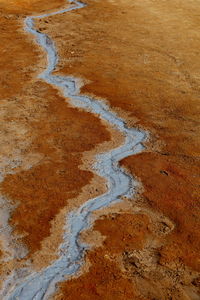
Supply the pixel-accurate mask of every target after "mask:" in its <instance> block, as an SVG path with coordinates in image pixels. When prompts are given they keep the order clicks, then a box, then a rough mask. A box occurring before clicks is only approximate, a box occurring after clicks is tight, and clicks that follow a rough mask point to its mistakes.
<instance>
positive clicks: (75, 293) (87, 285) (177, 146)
mask: <svg viewBox="0 0 200 300" xmlns="http://www.w3.org/2000/svg"><path fill="white" fill-rule="evenodd" d="M84 3H86V4H87V6H85V7H84V8H82V9H80V10H73V11H69V12H66V13H63V14H59V15H53V16H49V17H46V18H41V19H38V20H37V22H36V27H37V30H38V31H40V32H42V33H45V34H47V35H48V36H49V37H50V38H51V39H52V40H53V41H54V43H55V45H56V47H57V51H58V55H59V62H58V65H57V68H56V70H55V71H54V74H56V75H67V76H69V75H70V76H75V77H78V78H81V79H82V80H83V82H84V84H83V85H82V87H81V93H82V94H85V95H91V96H92V97H93V99H103V100H104V101H106V102H107V103H109V105H110V108H111V109H112V111H114V112H116V113H117V114H118V115H119V116H120V117H121V118H123V119H124V120H125V121H126V123H127V124H128V125H129V126H130V127H133V128H139V129H144V130H146V132H148V140H146V141H145V142H144V146H145V149H144V150H143V151H142V152H141V153H139V154H136V155H131V156H128V157H126V158H125V159H123V160H121V161H120V165H121V166H123V167H124V168H126V170H127V172H129V174H131V175H132V176H133V177H134V178H136V179H137V182H138V183H139V184H138V188H137V193H136V194H134V196H133V197H131V198H124V199H122V201H120V202H118V203H115V204H111V205H110V206H109V207H107V208H104V209H101V210H98V211H96V212H94V213H93V214H92V225H91V227H90V228H89V229H88V230H84V231H83V232H82V233H81V236H80V239H81V240H83V241H84V242H85V243H87V244H88V245H90V247H89V248H88V250H87V251H86V252H85V257H84V264H83V265H82V267H81V268H80V270H79V271H78V272H77V273H76V274H73V276H71V277H70V278H65V279H64V280H63V282H60V283H57V285H56V288H55V290H54V292H53V293H52V295H51V296H50V298H49V299H54V300H77V299H79V300H100V299H102V300H165V299H166V300H168V299H169V300H170V299H173V300H177V299H180V300H189V299H191V300H198V299H200V202H199V200H200V199H199V195H200V188H199V187H200V161H199V149H200V119H199V115H200V104H199V103H200V52H199V49H200V2H199V1H197V0H188V1H186V0H142V1H141V0H104V1H102V0H84ZM69 5H71V4H70V3H67V2H66V1H65V0H0V32H1V39H0V53H1V55H0V74H1V76H0V97H1V101H0V120H1V127H0V144H1V147H0V193H1V198H0V278H1V285H0V287H1V289H2V290H3V288H4V285H5V282H6V280H7V278H8V277H9V276H10V275H11V274H12V273H13V272H17V271H18V270H21V269H22V268H25V267H26V268H29V269H31V270H33V271H34V272H39V271H40V270H42V269H43V268H46V267H47V266H49V265H50V264H51V263H52V262H53V261H54V260H56V259H57V258H58V256H59V252H58V248H59V245H60V244H61V243H62V241H63V234H64V228H65V220H66V216H68V214H69V212H70V211H72V210H74V209H75V208H78V207H79V206H80V205H81V204H83V203H84V202H86V201H87V200H88V199H90V198H93V197H95V196H97V195H100V194H102V193H104V192H105V191H106V189H107V183H106V182H105V180H104V178H102V177H100V176H98V175H97V174H96V173H95V172H94V170H93V169H92V163H91V162H93V161H94V160H95V155H96V154H97V153H101V152H104V151H105V150H106V149H112V148H115V147H116V146H119V145H120V144H122V143H123V141H124V137H123V135H122V134H121V133H119V132H118V131H117V130H116V129H114V128H111V127H109V126H108V125H107V124H105V122H103V121H102V120H101V119H100V118H99V116H98V115H96V114H93V113H91V112H87V111H84V110H83V109H78V108H76V107H73V105H72V104H71V103H70V101H68V100H69V99H66V98H64V96H63V95H62V94H61V93H60V92H59V91H58V90H57V88H56V87H54V86H53V85H50V84H47V83H46V82H44V81H43V80H42V79H40V78H39V77H38V75H39V74H40V73H41V72H42V71H43V70H44V69H45V68H46V64H47V57H46V53H45V52H44V51H43V49H42V48H41V47H39V46H38V45H37V43H36V42H35V40H34V37H33V36H32V35H31V34H29V33H27V32H25V30H24V19H25V18H26V17H27V16H30V15H39V14H42V13H46V12H54V11H57V10H60V9H61V8H65V7H67V6H69ZM4 299H7V298H6V297H5V298H4V297H3V298H2V300H4ZM16 299H17V298H16ZM19 300H21V299H19ZM25 300H26V299H25ZM27 300H29V299H27Z"/></svg>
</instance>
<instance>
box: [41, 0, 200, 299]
mask: <svg viewBox="0 0 200 300" xmlns="http://www.w3.org/2000/svg"><path fill="white" fill-rule="evenodd" d="M87 3H88V7H87V8H84V9H82V10H80V11H75V12H72V13H69V14H67V15H62V16H56V17H55V19H52V18H49V24H48V25H46V24H45V23H44V22H43V21H40V22H39V24H40V25H39V26H40V29H41V30H43V31H44V32H48V33H49V34H50V35H51V36H52V37H53V38H54V39H55V40H56V41H57V45H58V47H59V53H60V57H61V58H62V59H61V61H60V65H59V67H60V70H59V72H62V73H65V74H73V75H76V76H78V77H83V78H85V79H86V80H87V81H88V83H87V84H86V85H85V86H84V87H83V88H82V92H84V93H86V94H88V93H90V94H94V95H96V96H98V97H100V98H104V99H107V100H108V101H109V102H110V103H111V105H112V107H114V108H115V107H117V108H120V109H122V110H124V111H126V112H127V113H128V114H129V120H130V119H131V118H133V120H137V121H136V123H135V125H136V126H143V127H145V128H146V129H148V130H149V131H150V133H151V141H152V142H151V145H148V146H149V148H150V149H151V150H150V151H148V150H147V151H146V152H145V153H144V154H140V155H137V156H134V157H130V158H127V159H126V160H124V162H123V164H124V165H125V166H126V167H127V168H128V169H129V170H130V171H131V172H132V173H133V174H136V175H137V176H138V178H140V180H141V182H142V184H143V187H144V190H145V191H144V193H143V195H142V197H143V202H144V203H143V205H144V206H145V207H148V208H149V209H153V210H154V209H155V211H158V212H160V213H163V214H164V215H166V216H167V217H169V218H170V219H171V221H172V222H173V223H174V224H175V229H174V230H173V231H172V232H171V233H169V234H168V235H166V236H165V238H163V239H164V241H162V246H161V247H160V249H159V255H160V256H161V257H162V262H163V264H164V263H172V264H176V263H178V265H179V268H181V267H180V265H181V264H182V263H183V264H185V265H187V266H188V267H189V268H192V269H193V270H198V271H199V270H200V267H199V259H200V257H199V250H200V244H199V230H198V228H199V202H198V201H199V170H200V168H199V146H200V138H199V127H200V126H199V87H198V82H199V76H200V74H199V69H200V60H199V53H198V49H199V46H200V42H199V32H198V28H199V25H200V22H199V18H198V12H200V6H199V5H198V4H197V3H196V1H190V2H185V1H151V0H146V1H121V2H116V1H106V2H105V1H104V2H101V1H95V2H93V1H87ZM194 11H195V12H196V13H195V14H194ZM51 23H53V26H51ZM77 24H78V25H77ZM57 32H59V37H58V36H57ZM65 41H66V43H65ZM97 41H98V42H97ZM107 234H108V237H109V238H111V234H109V233H107ZM115 234H116V236H117V235H118V231H116V233H115ZM119 235H120V233H119ZM119 240H120V236H119ZM124 243H125V244H126V240H125V242H124ZM111 249H112V247H110V251H112V250H111ZM98 251H99V250H98ZM102 251H103V250H102ZM97 256H98V253H97ZM94 263H95V266H96V264H97V262H94ZM96 267H97V266H96ZM92 270H93V269H92V267H91V272H90V273H89V274H88V275H87V276H88V277H87V278H88V279H87V280H89V278H91V280H94V273H93V271H92ZM188 272H189V271H188ZM90 276H91V277H90ZM80 278H82V277H80ZM80 278H79V280H81V279H80ZM84 278H85V277H84ZM79 280H76V284H77V286H79ZM84 280H86V279H84ZM111 282H112V280H111ZM111 284H112V283H111ZM162 284H163V286H164V283H163V282H162ZM75 286H76V285H75V284H74V288H75ZM68 287H70V284H69V286H68V284H67V283H66V289H67V290H68ZM170 288H171V289H172V290H173V288H172V285H171V287H170ZM64 290H65V289H64ZM91 293H92V292H91ZM157 293H158V294H159V292H158V286H157ZM64 295H65V294H64ZM77 295H78V294H77ZM89 295H92V294H90V290H87V292H86V294H85V298H83V299H87V297H89ZM161 295H162V294H161ZM170 295H172V292H169V294H168V296H166V297H168V298H167V299H170V297H171V296H170ZM187 295H188V296H187ZM154 296H156V295H155V294H154ZM63 297H64V298H63V299H65V296H63ZM162 297H164V296H163V295H162ZM177 297H179V296H178V294H177V295H176V299H178V298H177ZM182 297H191V299H193V298H194V299H196V298H197V297H199V296H194V295H193V294H192V296H191V294H190V292H188V291H187V292H186V295H184V296H182ZM195 297H196V298H195ZM91 298H92V296H91ZM159 299H160V298H159ZM163 299H164V298H163ZM183 299H185V298H183Z"/></svg>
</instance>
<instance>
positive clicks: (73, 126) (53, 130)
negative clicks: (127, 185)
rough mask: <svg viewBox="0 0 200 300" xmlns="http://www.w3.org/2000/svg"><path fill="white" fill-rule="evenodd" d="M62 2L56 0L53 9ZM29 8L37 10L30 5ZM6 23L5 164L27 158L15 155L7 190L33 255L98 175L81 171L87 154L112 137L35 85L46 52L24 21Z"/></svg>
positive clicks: (39, 84) (92, 119) (18, 227)
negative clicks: (56, 219) (71, 202)
mask: <svg viewBox="0 0 200 300" xmlns="http://www.w3.org/2000/svg"><path fill="white" fill-rule="evenodd" d="M62 2H63V1H62ZM24 3H25V2H23V3H20V7H19V9H21V8H23V9H24V6H23V4H24ZM48 3H49V2H48ZM59 3H61V2H60V1H58V2H57V4H56V2H55V1H52V6H50V5H49V4H48V8H53V7H54V6H55V4H56V5H58V4H59ZM9 4H12V2H10V3H9ZM28 4H29V6H27V7H29V9H33V10H34V6H32V4H31V2H30V1H29V2H27V5H28ZM13 5H14V8H16V6H15V3H14V4H13ZM7 8H9V7H7ZM37 8H39V10H40V11H42V10H44V9H46V8H47V2H44V7H42V6H40V7H38V4H37ZM27 9H28V8H27ZM12 13H16V12H15V10H14V11H12ZM10 18H11V19H10ZM0 21H1V30H2V31H3V34H2V36H3V43H1V52H2V55H1V58H0V60H1V72H2V76H1V78H2V80H1V82H0V91H1V97H2V99H3V102H2V104H3V105H2V112H3V115H4V117H3V120H2V122H3V124H5V129H4V128H3V130H2V135H1V138H2V140H3V142H2V147H3V148H2V149H4V152H3V155H2V161H3V160H4V156H5V157H6V155H8V156H10V157H11V156H12V152H13V151H14V150H16V152H17V153H18V152H20V155H22V158H21V156H20V157H18V156H17V155H18V154H17V155H16V154H15V156H14V158H12V157H11V158H12V160H13V161H14V160H15V161H17V160H21V159H22V162H21V165H22V166H21V168H20V167H18V168H16V169H15V170H14V172H15V174H9V175H7V176H6V177H5V179H4V181H3V183H2V184H1V192H2V193H3V195H4V196H6V197H7V198H8V199H11V200H12V202H13V203H17V205H18V206H17V208H16V209H15V210H14V212H13V213H12V218H11V219H10V224H11V225H12V226H13V228H15V232H16V233H18V234H20V235H21V234H22V235H24V236H23V237H22V241H23V242H24V243H25V244H26V246H28V249H29V253H30V254H32V253H33V252H35V251H36V250H38V249H40V246H41V242H42V241H43V240H44V238H45V237H47V236H48V235H49V234H50V228H51V221H52V220H53V219H54V217H55V216H56V214H57V213H58V212H59V211H60V209H61V208H63V207H65V206H66V205H67V200H68V199H71V198H74V197H76V196H78V194H79V193H80V192H81V189H82V187H83V186H84V185H86V184H88V183H89V182H90V180H91V179H92V177H93V175H92V173H91V172H89V171H83V170H80V169H79V165H81V164H82V153H83V152H84V151H88V150H91V149H93V148H94V147H95V145H97V144H98V143H101V142H103V141H106V140H109V139H110V134H109V133H108V132H107V130H106V129H105V128H104V126H103V125H102V124H101V121H100V120H99V119H98V118H96V117H95V116H93V115H92V114H90V113H86V112H81V111H78V110H77V109H74V108H71V107H69V106H68V104H67V103H66V101H65V99H63V98H62V97H61V96H60V95H59V94H58V92H57V91H56V90H54V89H53V88H52V87H50V86H49V85H47V84H45V83H43V82H40V81H37V80H36V81H33V77H36V76H37V73H38V72H39V71H38V67H39V66H41V65H42V66H44V65H45V62H44V59H43V54H41V52H40V51H39V49H38V47H37V45H35V44H33V42H32V37H28V35H27V34H26V33H23V32H22V30H23V28H22V26H23V23H22V19H21V18H18V17H16V15H14V14H13V16H11V17H9V22H8V19H7V15H6V14H5V16H4V17H2V18H1V20H0ZM36 49H37V50H36ZM44 55H45V54H44ZM13 62H14V63H13ZM36 71H37V73H36ZM27 132H28V134H27ZM97 132H98V135H97ZM6 135H7V139H5V137H6ZM23 141H25V142H26V143H27V145H25V146H24V144H22V142H23ZM1 154H2V153H1ZM30 157H33V159H30ZM35 157H36V158H35ZM38 157H39V158H38ZM25 160H26V167H24V164H25V163H24V162H25ZM27 162H28V163H27ZM27 164H29V166H28V167H27Z"/></svg>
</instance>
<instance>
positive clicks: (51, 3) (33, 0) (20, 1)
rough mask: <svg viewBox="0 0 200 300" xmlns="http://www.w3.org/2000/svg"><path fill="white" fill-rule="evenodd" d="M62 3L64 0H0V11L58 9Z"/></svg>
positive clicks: (16, 12)
mask: <svg viewBox="0 0 200 300" xmlns="http://www.w3.org/2000/svg"><path fill="white" fill-rule="evenodd" d="M63 5H66V0H0V11H3V12H7V13H11V14H32V13H37V12H38V13H40V12H43V11H47V10H50V9H58V8H60V7H61V6H63Z"/></svg>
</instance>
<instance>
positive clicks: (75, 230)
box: [3, 1, 146, 300]
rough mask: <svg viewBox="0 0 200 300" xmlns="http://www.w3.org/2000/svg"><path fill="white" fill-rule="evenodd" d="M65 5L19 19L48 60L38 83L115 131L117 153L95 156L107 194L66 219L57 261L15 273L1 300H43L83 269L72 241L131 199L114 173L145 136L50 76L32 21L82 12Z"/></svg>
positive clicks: (67, 80) (130, 183)
mask: <svg viewBox="0 0 200 300" xmlns="http://www.w3.org/2000/svg"><path fill="white" fill-rule="evenodd" d="M70 3H71V6H70V7H69V8H66V9H63V10H59V11H57V12H53V13H49V14H43V15H39V16H31V17H27V18H26V19H25V30H26V31H27V32H29V33H31V34H32V35H34V36H35V38H36V40H37V43H38V45H39V46H41V47H42V48H43V49H44V50H45V51H46V54H47V58H48V64H47V68H46V69H45V71H44V72H43V73H42V74H40V76H39V77H40V78H42V79H43V80H44V81H45V82H47V83H49V84H51V85H53V86H54V87H57V88H58V89H59V90H61V92H62V94H63V95H64V97H66V98H68V99H70V101H71V104H72V105H74V106H75V107H81V108H84V109H85V110H87V111H90V112H92V113H94V114H96V115H98V117H99V118H100V119H102V120H104V121H106V122H107V123H109V124H110V125H111V126H113V127H115V128H117V129H118V130H119V131H120V132H122V133H123V135H124V137H125V140H124V144H123V145H121V146H120V147H118V148H115V149H113V150H110V151H108V152H106V153H102V154H99V155H97V156H96V163H95V165H94V170H95V172H96V173H97V174H99V175H100V176H102V177H104V178H105V179H106V180H107V183H108V191H107V192H106V193H105V194H103V195H101V196H98V197H96V198H93V199H89V200H88V201H87V202H85V203H84V204H83V205H82V206H81V207H80V208H79V209H77V210H76V211H73V212H71V213H70V215H68V216H67V221H66V223H67V224H66V228H67V230H66V233H65V236H64V242H63V244H62V245H61V246H60V249H59V251H60V256H59V259H57V260H56V261H54V262H52V264H51V265H49V266H48V267H47V268H45V269H43V270H42V271H40V272H34V271H32V273H29V274H28V275H25V276H24V275H23V274H24V273H23V270H21V273H20V271H18V272H17V273H15V274H14V275H12V277H11V278H9V279H8V281H7V283H6V285H5V287H4V292H3V299H7V300H8V299H9V300H14V299H15V300H16V299H19V300H41V299H48V298H49V296H50V295H52V293H53V292H54V291H55V285H56V283H58V282H60V281H62V280H64V279H66V276H67V275H68V276H70V275H72V274H75V273H76V272H77V271H78V270H79V268H80V267H81V265H82V264H83V258H84V250H85V249H86V247H87V246H86V245H84V244H82V243H80V242H79V240H78V238H79V234H80V232H81V231H82V230H83V229H85V228H87V227H89V226H90V222H89V221H90V215H91V213H92V212H93V211H95V210H98V209H100V208H103V207H106V206H108V205H109V204H110V203H111V202H114V201H119V200H120V198H121V197H122V196H126V197H130V196H132V195H133V194H134V190H135V187H136V184H137V182H136V181H135V180H134V179H133V178H132V177H131V176H130V175H129V174H127V172H126V171H125V170H124V169H123V168H121V167H119V165H118V162H119V161H120V160H121V159H123V158H125V157H127V156H129V155H133V154H136V153H138V152H141V151H142V150H143V145H142V144H141V142H143V141H144V140H145V138H146V133H145V132H143V131H140V130H138V129H134V128H128V127H127V126H126V124H125V122H124V121H123V120H122V119H121V118H119V117H118V116H117V115H116V114H115V113H113V112H112V111H111V110H110V108H109V107H108V106H107V105H106V104H105V103H104V102H103V101H102V102H101V101H97V100H94V99H92V98H91V97H88V96H83V95H81V94H80V91H79V86H80V80H79V79H78V78H74V77H67V76H55V75H52V72H53V71H54V70H55V68H56V65H57V63H58V55H57V51H56V48H55V45H54V43H53V41H52V40H51V39H50V38H49V37H48V36H47V35H46V34H43V33H41V32H38V31H37V30H36V28H35V25H34V20H36V19H40V18H45V17H48V16H52V15H56V14H62V13H65V12H69V11H71V10H75V9H80V8H83V7H85V6H86V5H85V4H83V3H81V2H78V1H71V2H70ZM26 274H27V273H26Z"/></svg>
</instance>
